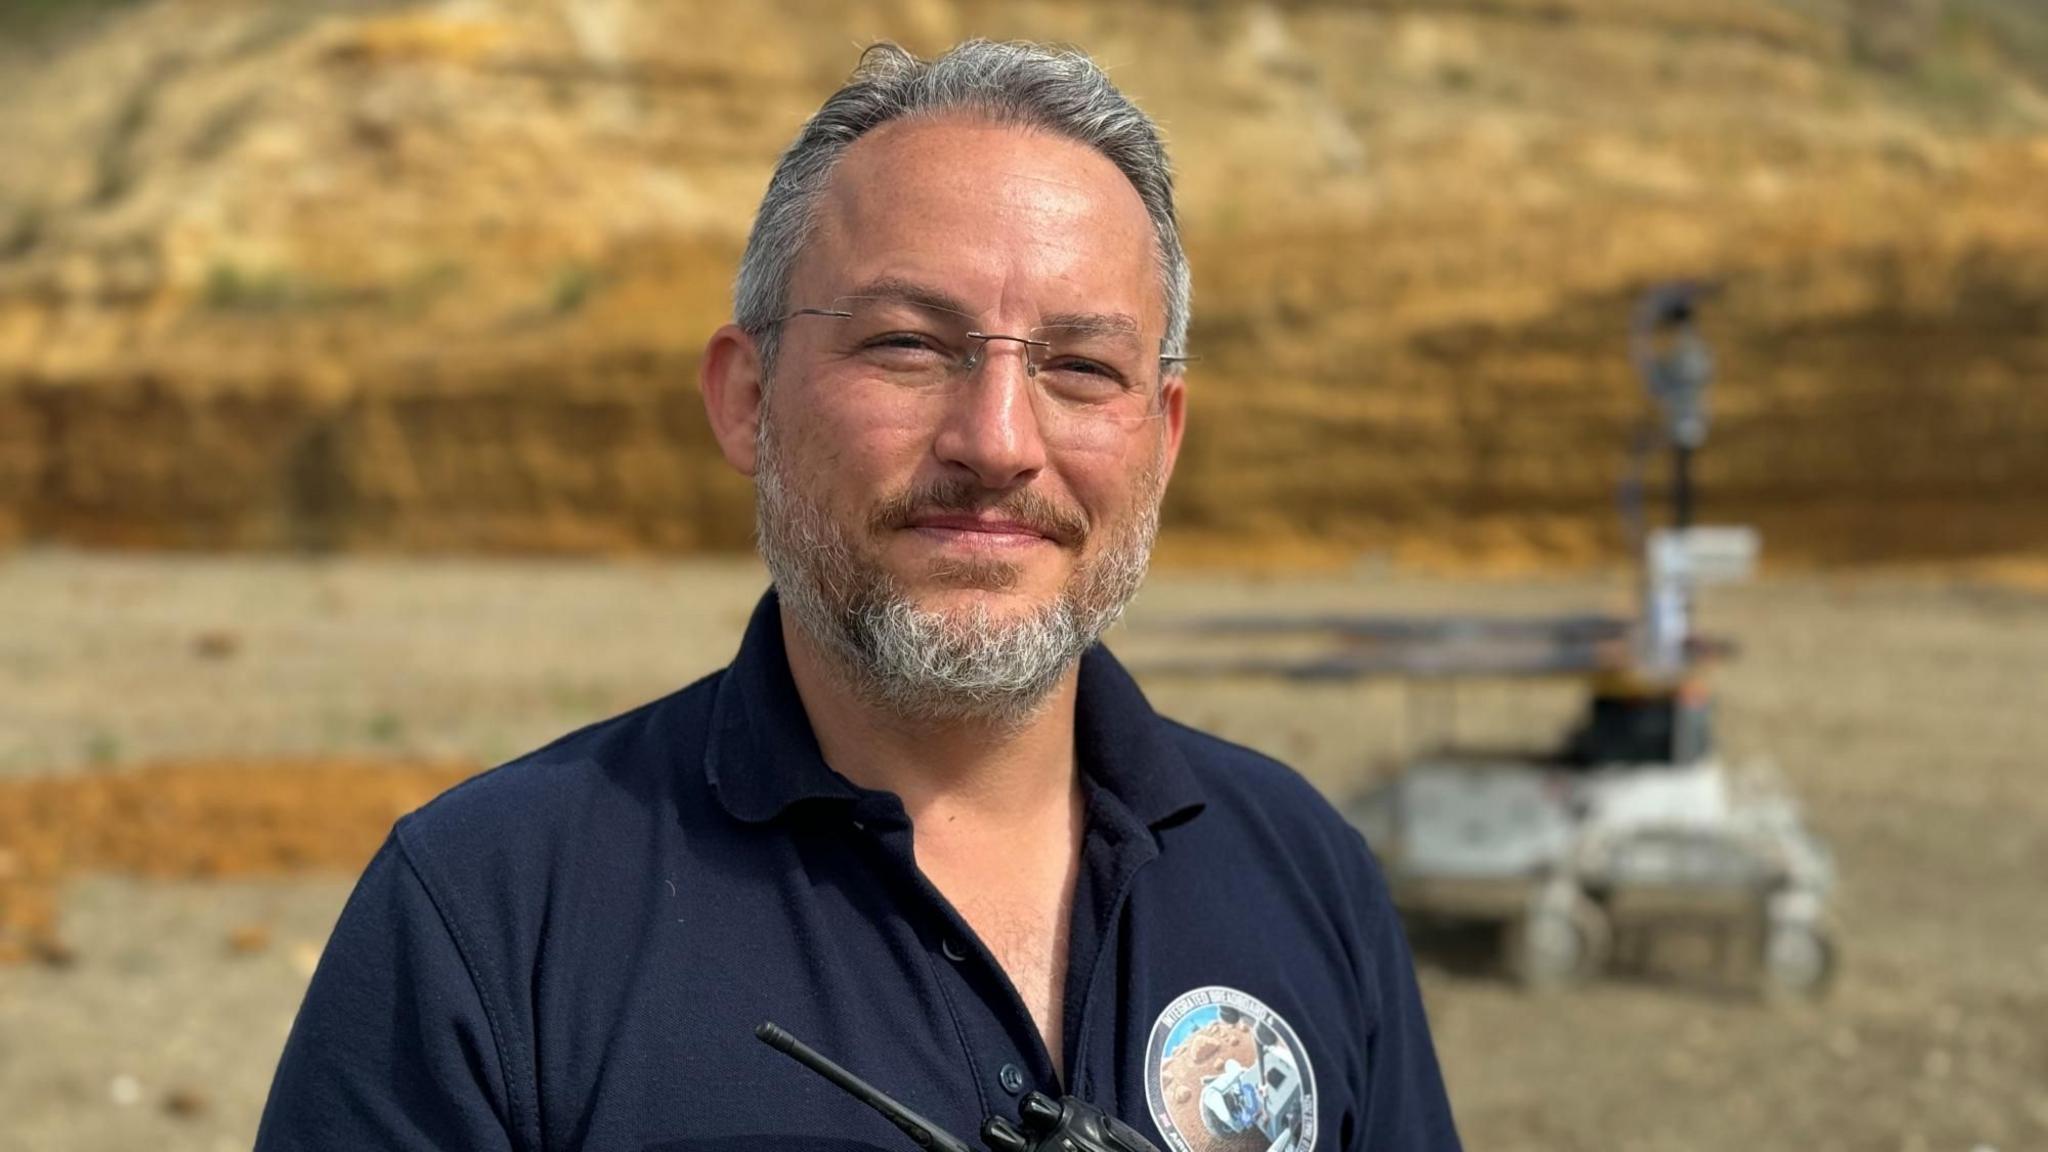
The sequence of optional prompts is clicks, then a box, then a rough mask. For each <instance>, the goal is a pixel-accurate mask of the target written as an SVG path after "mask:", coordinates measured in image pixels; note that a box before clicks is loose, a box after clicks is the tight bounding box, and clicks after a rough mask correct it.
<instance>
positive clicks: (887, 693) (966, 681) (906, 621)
mask: <svg viewBox="0 0 2048 1152" xmlns="http://www.w3.org/2000/svg"><path fill="white" fill-rule="evenodd" d="M757 449H758V455H757V464H758V466H757V468H756V473H755V478H754V483H755V489H756V502H755V534H756V537H757V539H758V543H759V545H760V549H761V556H762V559H763V560H765V561H766V562H767V565H768V572H769V575H770V576H771V577H772V578H773V579H774V581H775V589H776V592H777V594H778V595H779V596H780V597H781V600H782V604H783V607H785V608H786V609H788V611H789V612H790V615H791V616H792V618H793V619H795V621H796V623H797V626H798V627H799V628H801V629H802V630H803V632H804V634H805V635H806V636H808V637H809V638H810V639H811V640H812V641H813V642H814V643H816V644H817V645H818V647H819V648H821V649H822V650H823V651H824V652H825V653H826V654H827V656H828V657H829V658H830V659H832V660H833V661H834V662H835V663H836V664H837V665H838V666H839V668H840V670H841V671H842V672H844V673H845V674H846V675H847V677H848V679H849V681H850V682H851V684H852V686H853V688H854V690H855V691H856V692H857V693H858V694H859V695H860V696H861V698H862V699H864V700H866V701H867V702H868V703H870V704H872V705H874V706H876V707H878V708H880V709H882V710H884V711H886V712H887V713H889V714H891V715H894V716H897V717H899V718H902V719H905V720H911V721H934V720H943V721H971V722H978V723H984V724H988V725H990V726H992V727H997V728H1015V727H1018V726H1021V725H1022V724H1023V723H1025V722H1026V721H1028V720H1030V719H1031V718H1032V717H1033V716H1034V715H1036V714H1037V713H1038V711H1039V709H1040V708H1041V707H1042V706H1043V705H1044V703H1045V701H1046V699H1047V698H1048V697H1049V696H1050V695H1051V693H1052V691H1053V689H1054V688H1055V687H1057V686H1058V684H1059V682H1060V679H1061V677H1062V676H1063V675H1064V674H1065V673H1066V671H1067V669H1069V668H1070V667H1072V666H1073V664H1074V662H1075V661H1076V660H1078V659H1080V657H1081V654H1082V653H1084V652H1086V651H1087V650H1088V648H1089V647H1090V646H1092V645H1093V644H1094V643H1095V642H1096V640H1097V639H1099V638H1100V637H1101V636H1102V634H1103V633H1104V632H1105V631H1107V630H1108V629H1109V627H1110V625H1112V624H1114V623H1116V621H1117V618H1118V617H1120V616H1122V615H1123V611H1124V608H1125V606H1127V605H1128V604H1129V603H1130V601H1131V598H1132V597H1133V596H1135V595H1136V594H1137V591H1138V586H1139V585H1140V584H1142V583H1143V582H1144V578H1145V567H1146V564H1147V562H1148V561H1149V559H1150V557H1151V552H1152V543H1153V540H1154V539H1155V538H1156V537H1157V535H1158V531H1159V488H1160V476H1159V474H1158V470H1157V469H1155V470H1154V471H1153V473H1152V474H1151V475H1149V476H1147V477H1146V478H1145V482H1144V484H1143V490H1142V491H1141V492H1140V494H1139V499H1140V509H1139V515H1138V516H1137V518H1136V519H1135V520H1134V521H1133V522H1132V523H1131V525H1130V526H1129V527H1128V528H1126V529H1124V530H1123V531H1122V532H1121V533H1120V536H1119V538H1117V539H1113V540H1110V541H1109V542H1108V544H1107V546H1106V547H1105V548H1104V549H1103V551H1102V553H1101V555H1099V556H1098V557H1097V558H1096V559H1095V560H1094V561H1093V562H1091V563H1089V564H1088V565H1087V566H1086V567H1084V568H1082V569H1081V570H1080V571H1078V572H1076V573H1075V575H1074V576H1073V578H1072V579H1070V580H1069V581H1068V584H1067V587H1065V588H1064V589H1062V590H1061V592H1060V595H1059V596H1057V597H1055V598H1054V599H1053V601H1052V602H1051V603H1048V604H1046V605H1045V606H1043V607H1041V608H1039V609H1037V610H1036V611H1034V612H1032V613H1030V614H1029V615H1027V616H1024V617H1022V618H1011V619H1002V618H998V617H997V616H996V615H995V614H993V613H991V612H990V611H989V610H988V607H987V606H986V605H983V604H976V605H974V606H973V608H972V609H971V610H970V611H968V612H966V613H964V614H952V615H949V614H946V613H940V612H930V611H926V610H923V609H920V608H919V607H917V605H916V604H914V603H913V602H912V601H911V599H910V597H909V596H908V595H906V594H905V593H904V591H903V590H902V589H901V588H900V587H899V586H898V584H897V582H896V581H895V580H894V579H893V578H892V577H891V576H890V575H889V573H888V572H887V571H886V570H884V569H883V568H882V566H881V565H880V563H879V562H877V561H875V560H873V559H871V558H869V557H866V556H863V555H862V554H861V552H860V550H859V549H858V548H857V547H856V546H855V544H854V541H853V540H851V539H850V538H849V537H848V534H847V533H846V532H845V531H844V530H843V529H841V528H840V526H839V525H837V524H835V523H834V522H833V521H832V520H831V519H830V517H828V516H827V515H826V513H825V512H824V510H823V509H821V508H819V507H818V506H817V505H816V504H815V503H812V502H811V501H809V500H807V499H805V497H804V496H803V495H802V494H800V493H798V492H796V491H794V490H793V489H792V488H791V486H790V485H789V484H788V483H787V482H786V480H785V477H784V475H783V471H782V467H781V460H780V457H779V455H778V453H777V450H776V446H775V438H774V436H773V435H772V433H771V430H770V426H769V421H768V419H767V416H766V413H764V414H763V418H762V423H761V432H760V436H759V438H758V442H757Z"/></svg>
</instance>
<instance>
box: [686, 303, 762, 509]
mask: <svg viewBox="0 0 2048 1152" xmlns="http://www.w3.org/2000/svg"><path fill="white" fill-rule="evenodd" d="M697 388H698V390H699V391H701V392H703V393H704V414H705V416H707V417H709V418H710V420H711V435H712V437H713V438H715V439H716V440H717V441H718V450H719V452H721V453H722V454H724V456H725V462H726V463H728V464H730V465H732V466H733V469H734V470H735V471H737V472H739V474H740V475H742V476H752V475H753V474H754V465H755V459H754V457H755V447H754V445H755V436H756V435H757V434H758V433H759V431H760V428H761V351H760V349H759V348H758V347H756V346H755V344H754V338H753V337H752V336H751V335H749V334H748V333H747V330H746V329H744V328H741V327H740V326H739V325H737V324H727V325H726V326H725V327H723V328H720V329H719V330H718V331H716V332H713V333H712V334H711V341H710V343H708V344H706V345H705V346H704V356H703V358H702V359H701V360H699V361H698V363H697Z"/></svg>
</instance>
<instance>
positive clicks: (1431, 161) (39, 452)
mask: <svg viewBox="0 0 2048 1152" xmlns="http://www.w3.org/2000/svg"><path fill="white" fill-rule="evenodd" d="M742 9H743V10H742ZM2044 30H2048V17H2044V16H2042V15H2040V14H2036V13H2034V12H2033V11H2032V9H2031V6H2030V5H2029V4H2027V3H2025V2H2024V0H1949V2H1947V3H1933V2H1926V0H1913V2H1905V0H1899V2H1896V3H1887V2H1885V0H1839V2H1833V3H1830V2H1827V0H1797V2H1794V0H1783V2H1776V3H1773V2H1768V0H1733V2H1729V0H1716V2H1712V3H1709V2H1708V0H1598V2H1595V0H1492V2H1488V3H1484V4H1475V3H1460V2H1455V0H1440V2H1435V3H1431V2H1424V0H1406V2H1396V0H1385V2H1379V3H1366V4H1344V5H1334V4H1332V5H1325V4H1314V3H1286V4H1270V5H1267V4H1248V3H1219V4H1152V5H1139V4H1130V5H1126V4H1116V5H1099V6H1097V5H1080V4H1064V3H1041V4H1032V5H999V4H994V3H987V4H982V3H972V2H966V0H961V2H957V3H948V2H944V0H929V2H910V0H904V2H900V3H870V4H822V3H820V4H808V3H794V2H785V3H782V4H779V5H750V6H728V5H713V4H699V3H694V2H693V3H653V2H637V3H636V2H633V0H602V2H601V0H580V2H565V3H541V2H539V0H533V2H517V0H499V2H496V3H483V2H475V3H463V4H447V5H394V4H362V3H357V4H344V3H324V4H294V5H270V4H255V3H250V4H247V5H237V4H232V3H229V4H222V3H197V2H193V3H181V2H178V0H156V2H153V3H145V4H138V5H133V6H129V7H124V8H118V9H114V10H112V11H110V12H109V13H108V14H106V15H105V16H104V17H102V18H100V19H99V20H97V21H94V22H92V23H90V24H80V25H79V26H77V27H74V28H70V29H66V30H64V31H63V32H62V33H61V34H50V35H47V36H45V37H43V39H42V40H41V41H40V42H39V44H38V46H36V47H35V48H34V49H33V50H31V49H30V48H26V47H20V46H16V47H13V48H9V49H5V50H0V51H4V52H5V55H0V154H4V155H6V156H7V157H9V158H10V162H9V163H7V164H5V165H0V539H14V540H55V541H71V542H87V543H95V544H116V545H133V546H168V547H207V548H212V547H248V548H270V547H315V548H373V549H392V548H397V549H440V548H457V549H481V550H494V549H505V550H521V551H527V550H537V551H568V550H602V551H613V550H632V549H645V548H652V549H663V550H687V549H699V548H728V547H739V546H743V545H744V544H745V542H746V539H747V535H748V531H749V525H750V522H751V511H750V507H751V506H750V499H751V498H750V495H749V492H748V490H747V487H746V485H745V483H744V482H743V481H741V480H739V479H738V478H736V477H733V476H731V475H729V474H728V473H727V472H726V470H725V469H724V466H723V465H722V463H720V461H719V460H718V458H717V456H716V453H715V452H714V451H713V449H712V447H711V442H710V439H709V434H708V431H707V430H706V429H705V427H704V424H703V419H702V415H701V412H700V411H699V406H698V401H697V398H696V395H695V384H694V377H695V356H696V350H697V348H698V347H699V346H700V345H701V342H702V340H703V338H704V336H705V335H706V334H707V333H708V332H709V330H710V329H711V328H712V327H713V326H715V325H716V324H717V323H718V322H720V321H721V320H722V319H723V318H724V317H725V315H726V309H727V300H726V290H727V284H728V282H729V280H730V277H731V274H732V270H733V266H734V262H735V260H736V257H737V254H738V251H739V247H740V245H741V243H742V241H743V239H744V235H745V229H746V226H747V222H748V220H749V217H750V215H751V212H752V209H753V205H754V203H755V201H756V199H757V198H758V196H759V194H760V190H761V187H762V186H763V184H764V183H765V180H766V177H767V173H768V170H769V168H770V166H771V165H772V163H773V161H774V157H775V155H776V153H777V151H778V149H779V148H780V147H781V146H782V145H783V144H784V143H786V142H787V140H788V138H789V136H790V135H791V134H792V133H793V131H794V130H795V127H796V126H797V124H798V123H799V122H800V121H801V118H802V117H803V116H804V115H805V114H806V113H807V112H808V111H809V110H810V109H811V108H813V107H815V105H816V103H817V101H818V100H819V99H820V98H821V97H822V96H823V95H824V94H825V93H826V92H828V91H829V90H830V89H831V88H832V87H833V86H834V84H836V83H837V81H838V80H839V79H840V78H841V77H842V76H843V75H844V74H845V72H846V71H847V69H848V68H849V67H850V66H851V65H852V63H853V57H854V50H853V49H852V48H851V47H849V46H850V45H853V44H857V43H859V42H862V41H865V40H868V39H873V38H877V37H884V36H886V37H892V38H896V39H899V40H902V41H903V42H905V43H907V44H909V45H910V46H912V47H913V48H917V49H920V50H932V49H935V48H938V47H941V46H943V45H945V44H947V43H950V42H952V41H953V40H955V39H957V38H960V37H962V36H967V35H977V34H979V35H990V36H998V37H1001V36H1029V37H1033V38H1040V39H1055V40H1065V41H1071V42H1075V43H1079V44H1081V45H1084V46H1086V47H1087V48H1089V49H1090V50H1091V51H1092V52H1093V53H1095V54H1096V55H1097V56H1098V57H1099V58H1100V59H1102V60H1103V61H1104V62H1105V63H1106V64H1108V65H1109V66H1110V67H1111V68H1112V70H1113V73H1114V75H1115V76H1116V77H1117V79H1118V81H1119V83H1120V84H1122V85H1123V86H1124V87H1125V88H1126V89H1127V90H1128V91H1130V92H1132V93H1133V94H1134V95H1135V96H1137V97H1138V98H1139V99H1140V100H1141V101H1142V102H1143V103H1144V104H1145V105H1146V107H1147V108H1148V109H1150V110H1151V111H1153V112H1154V113H1155V114H1156V115H1157V116H1158V117H1159V118H1160V119H1161V121H1162V122H1163V123H1164V124H1165V126H1166V128H1167V130H1168V132H1169V134H1170V136H1171V139H1172V142H1173V145H1174V147H1175V151H1176V156H1177V162H1178V164H1179V165H1180V169H1181V195H1182V208H1183V215H1184V218H1185V221H1186V231H1187V233H1188V235H1189V240H1190V246H1191V251H1192V255H1193V257H1194V260H1195V262H1196V274H1197V320H1196V327H1195V332H1194V342H1195V344H1196V351H1197V352H1198V353H1199V355H1200V356H1201V362H1200V364H1199V365H1198V367H1197V368H1196V370H1195V375H1194V376H1193V377H1192V378H1191V379H1192V381H1193V387H1194V422H1193V424H1192V426H1191V427H1192V430H1191V433H1190V437H1189V442H1188V447H1187V450H1186V453H1185V455H1184V457H1183V462H1182V467H1181V471H1180V473H1179V475H1178V477H1177V479H1176V482H1175V485H1174V488H1173V490H1172V493H1171V495H1170V498H1169V499H1170V508H1169V513H1168V525H1169V533H1170V539H1172V540H1173V541H1175V542H1176V543H1177V544H1178V545H1179V546H1180V547H1183V548H1185V549H1188V550H1190V551H1201V552H1204V553H1210V554H1223V555H1228V554H1248V553H1258V554H1268V555H1270V554H1272V553H1274V552H1276V551H1278V552H1284V551H1286V549H1288V548H1289V547H1296V548H1302V549H1306V550H1313V551H1319V552H1325V553H1331V554H1340V555H1341V554H1351V553H1386V554H1391V555H1393V556H1395V557H1397V558H1402V559H1415V560H1425V561H1429V562H1434V563H1448V564H1453V565H1468V564H1469V565H1477V564H1498V563H1527V562H1533V563H1566V564H1568V563H1580V562H1585V561H1589V560H1594V559H1598V558H1602V557H1606V556H1611V555H1612V554H1613V553H1614V550H1615V549H1616V548H1617V547H1618V546H1619V544H1620V541H1621V539H1622V533H1621V531H1620V528H1619V523H1620V521H1619V518H1618V517H1617V516H1616V514H1615V510H1616V503H1617V500H1616V492H1617V488H1618V485H1619V483H1620V481H1621V479H1622V478H1623V476H1624V475H1625V473H1626V471H1627V468H1628V463H1629V458H1630V452H1629V446H1630V444H1631V442H1632V441H1633V439H1634V437H1635V436H1636V432H1637V429H1638V427H1639V425H1640V423H1641V421H1642V419H1643V417H1644V415H1645V405H1644V402H1643V400H1642V397H1641V394H1640V389H1639V387H1638V385H1637V384H1636V382H1635V380H1634V377H1633V372H1632V370H1631V368H1630V367H1629V364H1628V361H1627V339H1626V334H1627V325H1628V316H1629V309H1630V306H1631V303H1632V301H1633V299H1634V298H1635V296H1636V294H1637V293H1638V292H1639V291H1640V290H1641V289H1643V288H1644V287H1645V286H1647V285H1650V284H1653V283H1657V282H1659V281H1663V280H1668V279H1673V278H1692V279H1700V280H1707V281H1711V282H1714V283H1716V284H1717V285H1719V294H1718V295H1717V296H1716V297H1715V299H1714V301H1713V302H1712V304H1711V305H1710V308H1709V311H1708V331H1709V334H1710V336H1711V337H1712V339H1713V341H1714V347H1715V351H1716V355H1717V362H1718V369H1719V375H1718V382H1717V385H1716V389H1717V390H1716V393H1715V432H1714V439H1713V441H1712V443H1711V444H1710V446H1709V449H1708V451H1707V453H1706V454H1705V456H1704V457H1703V459H1702V461H1701V465H1700V467H1701V484H1702V491H1703V494H1704V500H1705V512H1706V514H1707V515H1708V516H1709V517H1711V518H1714V519H1720V520H1746V521H1751V522H1754V523H1756V524H1758V525H1759V526H1760V527H1761V528H1762V529H1763V530H1764V532H1765V533H1766V536H1767V539H1768V550H1769V552H1770V553H1771V554H1772V555H1773V556H1775V557H1777V558H1780V559H1784V560H1791V561H1797V562H1822V563H1844V562H1866V561H1900V560H1905V561H1920V560H1945V559H1955V558H1966V557H1976V556H1985V555H1993V554H2013V553H2020V554H2025V553H2035V554H2039V553H2044V552H2048V211H2043V209H2042V206H2043V204H2044V203H2048V200H2044V193H2043V192H2042V191H2041V190H2042V189H2043V188H2048V99H2044V97H2043V96H2042V77H2043V76H2044V75H2048V49H2044V47H2043V45H2044V43H2048V36H2044V34H2043V33H2044Z"/></svg>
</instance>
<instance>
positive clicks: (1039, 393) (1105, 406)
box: [775, 296, 1187, 443]
mask: <svg viewBox="0 0 2048 1152" xmlns="http://www.w3.org/2000/svg"><path fill="white" fill-rule="evenodd" d="M800 316H817V317H823V318H825V319H828V320H832V321H835V322H836V326H835V328H834V330H833V332H832V344H831V345H830V346H829V349H828V351H829V354H830V355H831V356H832V357H833V358H834V359H835V360H837V361H839V362H840V363H843V364H845V365H847V366H848V367H850V368H851V369H853V370H855V371H858V372H860V373H861V374H862V375H863V376H865V377H866V378H869V379H873V380H876V381H880V382H886V383H888V384H890V385H892V387H891V388H890V389H889V394H890V396H891V399H890V401H889V402H891V403H895V404H900V405H909V406H930V405H933V404H934V403H935V402H937V401H939V400H943V399H945V398H947V397H950V396H952V395H953V394H954V393H955V392H956V391H957V390H958V388H959V387H960V385H962V384H963V383H965V382H966V381H967V380H968V379H969V378H970V377H971V376H972V375H973V374H974V370H975V369H976V368H979V367H980V366H981V365H982V364H983V363H984V362H985V361H987V360H988V358H989V354H990V351H991V345H994V344H997V343H1012V344H1016V345H1018V346H1019V349H1020V350H1021V352H1022V353H1023V356H1024V370H1025V374H1026V375H1027V376H1028V377H1030V379H1031V380H1032V382H1033V383H1034V384H1035V385H1036V387H1034V388H1033V389H1032V394H1033V399H1034V405H1035V407H1036V409H1037V412H1038V417H1039V424H1040V428H1041V432H1042V434H1043V435H1045V436H1046V437H1047V438H1048V439H1051V440H1057V441H1064V442H1068V443H1074V442H1081V441H1091V440H1098V439H1100V438H1102V437H1104V436H1107V435H1114V434H1122V433H1127V432H1128V431H1129V430H1130V429H1131V428H1132V427H1133V426H1135V425H1137V424H1140V423H1143V422H1145V421H1148V420H1153V419H1157V418H1158V417H1160V416H1161V415H1163V414H1164V413H1163V411H1162V406H1161V404H1160V403H1159V399H1160V383H1161V380H1162V378H1163V376H1164V374H1165V373H1166V372H1167V371H1169V370H1172V369H1173V368H1174V367H1176V366H1178V365H1180V364H1183V363H1185V362H1186V361H1187V357H1184V356H1166V355H1161V354H1153V355H1148V354H1147V353H1146V351H1145V349H1144V346H1143V341H1142V339H1141V337H1140V336H1139V334H1138V332H1137V329H1136V328H1135V326H1133V325H1130V324H1127V323H1121V322H1117V321H1113V320H1112V321H1104V322H1100V323H1085V324H1053V325H1044V326H1041V327H1037V328H1032V329H1030V330H1028V331H1026V332H1024V333H1022V334H1014V335H1013V334H1009V333H1002V332H988V331H984V330H983V329H982V327H981V324H980V321H978V320H977V319H976V318H975V317H973V316H969V315H967V314H966V313H964V312H957V311H954V310H953V309H951V308H942V307H939V306H937V305H933V304H927V303H923V302H921V301H917V300H911V299H905V298H902V297H895V296H841V297H839V298H838V299H835V300H833V301H832V303H831V305H830V306H829V307H825V308H798V309H796V310H795V311H793V312H790V313H789V314H788V315H786V316H782V317H779V318H777V320H776V321H775V323H777V324H781V323H785V322H787V321H789V320H793V319H796V318H797V317H800Z"/></svg>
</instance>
